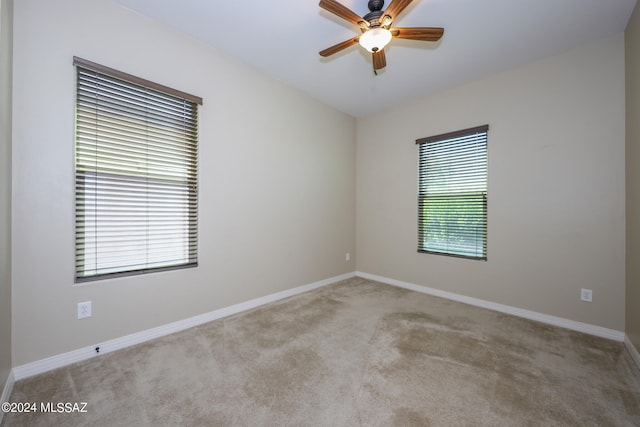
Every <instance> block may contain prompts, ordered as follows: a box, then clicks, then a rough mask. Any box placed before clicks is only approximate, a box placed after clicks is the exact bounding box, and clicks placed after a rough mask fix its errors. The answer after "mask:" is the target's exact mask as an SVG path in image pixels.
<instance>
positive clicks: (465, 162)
mask: <svg viewBox="0 0 640 427" xmlns="http://www.w3.org/2000/svg"><path fill="white" fill-rule="evenodd" d="M488 130H489V126H488V125H485V126H480V127H476V128H471V129H465V130H461V131H457V132H451V133H447V134H443V135H436V136H432V137H428V138H422V139H419V140H417V141H416V143H417V144H419V179H418V181H419V183H418V188H419V191H418V251H419V252H427V253H436V254H443V255H452V256H460V257H465V258H473V259H481V260H486V259H487V132H488Z"/></svg>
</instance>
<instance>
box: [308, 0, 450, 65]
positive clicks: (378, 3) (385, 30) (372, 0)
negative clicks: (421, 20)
mask: <svg viewBox="0 0 640 427" xmlns="http://www.w3.org/2000/svg"><path fill="white" fill-rule="evenodd" d="M412 1H413V0H392V1H391V4H390V5H389V7H387V9H386V10H384V11H383V10H382V7H383V6H384V0H369V3H368V5H367V6H368V7H369V11H370V12H369V13H367V14H366V15H364V16H363V17H362V18H361V17H359V16H358V15H356V14H355V12H353V11H351V10H350V9H349V8H347V7H346V6H343V5H342V4H340V3H338V2H337V1H336V0H320V7H321V8H323V9H324V10H326V11H327V12H331V13H333V14H334V15H336V16H338V17H340V18H342V19H344V20H346V21H349V22H351V23H352V24H355V25H357V26H358V27H360V31H362V34H361V35H359V36H357V37H353V38H350V39H349V40H345V41H343V42H341V43H338V44H336V45H334V46H331V47H329V48H327V49H325V50H322V51H320V56H325V57H326V56H330V55H333V54H334V53H337V52H340V51H341V50H343V49H346V48H348V47H349V46H352V45H354V44H358V43H360V45H361V46H362V47H364V48H365V49H366V50H368V51H369V52H371V54H372V58H373V73H374V74H376V75H377V74H378V73H377V70H379V69H381V68H384V67H385V66H386V65H387V59H386V56H385V53H384V47H385V46H386V45H387V44H388V43H389V42H390V41H391V39H392V38H393V37H395V38H398V39H410V40H421V41H428V42H436V41H438V40H440V38H441V37H442V35H443V34H444V28H428V27H414V28H397V27H392V26H391V24H392V23H393V20H394V19H396V16H398V15H399V14H400V13H401V12H402V11H403V10H404V9H405V8H406V7H407V6H409V4H410V3H411V2H412Z"/></svg>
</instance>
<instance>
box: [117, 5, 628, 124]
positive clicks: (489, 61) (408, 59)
mask: <svg viewBox="0 0 640 427" xmlns="http://www.w3.org/2000/svg"><path fill="white" fill-rule="evenodd" d="M113 1H115V2H116V3H119V4H121V5H123V6H125V7H127V8H129V9H132V10H134V11H136V12H138V13H140V14H142V15H144V16H147V17H149V18H151V19H153V20H156V21H159V22H162V23H164V24H167V25H169V26H171V27H173V28H175V29H177V30H179V31H181V32H183V33H187V34H189V35H191V36H193V37H194V38H196V39H199V40H201V41H202V42H204V43H206V44H208V45H211V46H213V47H215V48H219V49H221V50H223V51H226V52H227V53H229V54H230V55H232V56H234V57H236V58H238V59H240V60H242V61H244V62H246V63H248V64H250V65H251V66H253V67H255V68H257V69H259V70H261V71H263V72H264V73H266V74H268V75H270V76H272V77H273V78H275V79H277V80H280V81H282V82H284V83H286V84H287V85H289V86H292V87H295V88H298V89H300V90H302V91H304V92H306V93H308V94H310V95H311V96H313V97H314V98H316V99H319V100H320V101H322V102H324V103H326V104H328V105H330V106H332V107H334V108H336V109H338V110H340V111H343V112H345V113H348V114H350V115H352V116H354V117H364V116H367V115H370V114H374V113H377V112H380V111H383V110H384V109H386V108H389V107H391V106H394V105H397V104H400V103H402V102H405V101H408V100H410V99H413V98H417V97H424V96H428V95H430V94H432V93H434V92H437V91H441V90H443V89H445V88H449V87H453V86H456V85H459V84H462V83H465V82H469V81H472V80H475V79H478V78H481V77H484V76H487V75H490V74H493V73H497V72H500V71H504V70H507V69H510V68H513V67H516V66H519V65H523V64H526V63H528V62H531V61H535V60H537V59H540V58H543V57H546V56H550V55H554V54H557V53H560V52H563V51H566V50H568V49H571V48H574V47H577V46H579V45H582V44H586V43H589V42H593V41H596V40H599V39H602V38H606V37H608V36H611V35H614V34H617V33H621V32H622V31H624V29H625V27H626V25H627V22H628V20H629V17H630V16H631V13H632V11H633V8H634V6H635V4H636V0H414V1H413V3H412V4H411V5H410V6H409V7H407V9H405V10H404V12H402V13H401V14H400V15H399V16H398V17H397V18H396V20H394V26H399V27H444V28H445V33H444V36H443V37H442V39H441V40H440V41H439V42H437V43H433V42H421V41H414V40H400V39H394V40H392V41H391V43H390V44H389V46H387V47H386V48H385V52H386V57H387V67H386V68H385V69H383V70H380V71H379V72H378V75H377V76H375V75H374V74H373V71H372V64H371V54H369V53H367V52H366V51H365V50H364V49H362V48H361V47H360V46H358V45H355V46H352V47H349V48H347V49H345V50H344V51H342V52H340V53H338V54H335V55H333V56H330V57H328V58H322V57H320V55H318V52H319V51H320V50H322V49H325V48H327V47H329V46H332V45H334V44H336V43H338V42H341V41H343V40H346V39H348V38H350V37H353V36H355V35H357V34H359V32H358V29H357V27H356V26H355V25H353V24H350V23H348V22H346V21H343V20H342V19H340V18H338V17H336V16H334V15H332V14H330V13H328V12H326V11H324V10H322V9H320V8H319V7H318V0H272V1H261V0H244V1H232V0H228V1H211V0H113ZM341 3H342V4H344V5H345V6H347V7H348V8H350V9H351V10H352V11H354V12H355V13H356V14H358V15H360V16H362V15H364V14H365V13H367V12H368V11H369V10H368V8H367V0H342V1H341ZM388 5H389V1H386V2H385V8H386V7H387V6H388Z"/></svg>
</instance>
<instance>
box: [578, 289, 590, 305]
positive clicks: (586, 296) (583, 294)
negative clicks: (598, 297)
mask: <svg viewBox="0 0 640 427" xmlns="http://www.w3.org/2000/svg"><path fill="white" fill-rule="evenodd" d="M580 299H581V300H582V301H586V302H591V301H592V300H593V292H592V291H591V289H582V290H581V291H580Z"/></svg>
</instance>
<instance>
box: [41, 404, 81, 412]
mask: <svg viewBox="0 0 640 427" xmlns="http://www.w3.org/2000/svg"><path fill="white" fill-rule="evenodd" d="M40 412H57V413H60V414H71V413H74V412H78V413H86V412H87V402H73V403H71V402H40Z"/></svg>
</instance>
